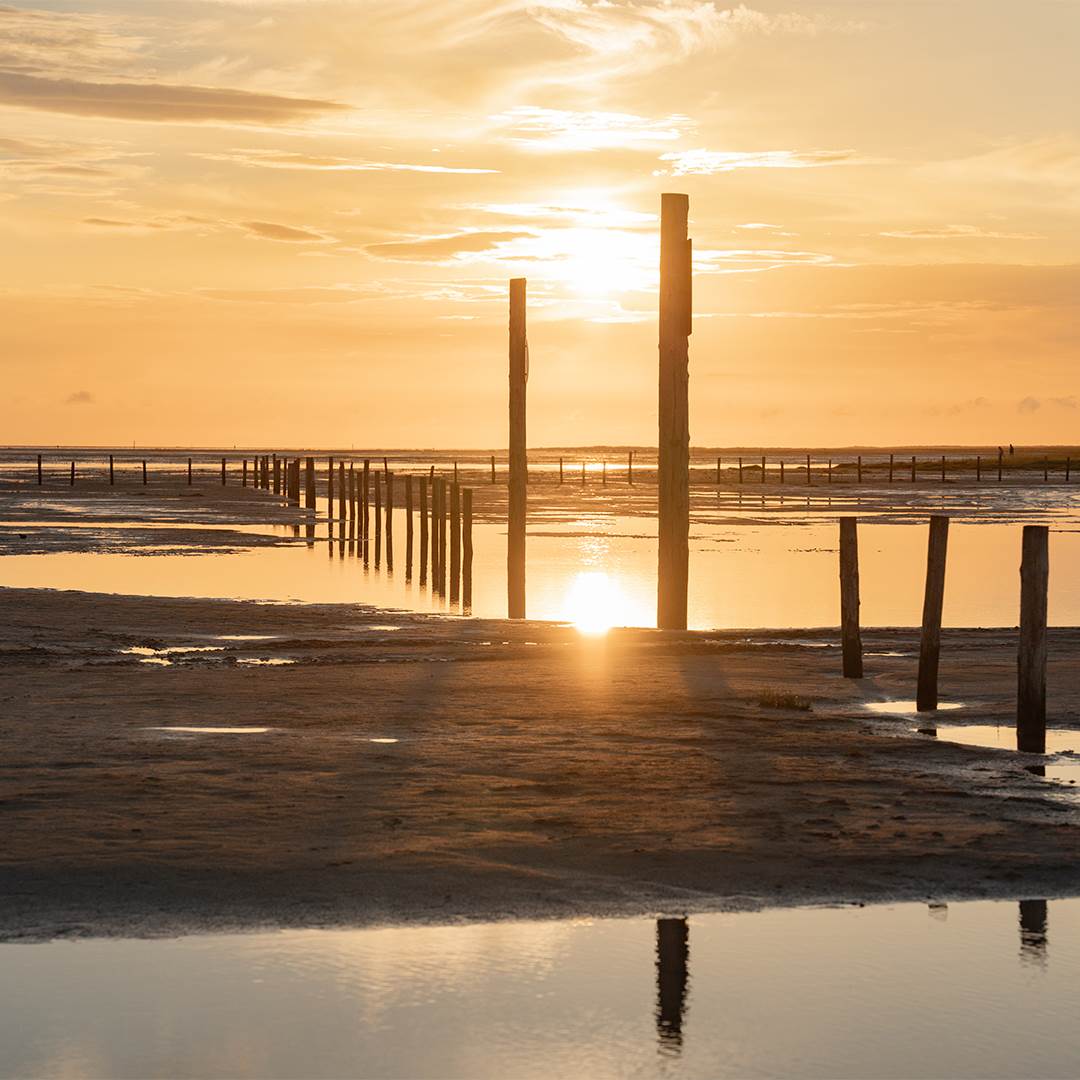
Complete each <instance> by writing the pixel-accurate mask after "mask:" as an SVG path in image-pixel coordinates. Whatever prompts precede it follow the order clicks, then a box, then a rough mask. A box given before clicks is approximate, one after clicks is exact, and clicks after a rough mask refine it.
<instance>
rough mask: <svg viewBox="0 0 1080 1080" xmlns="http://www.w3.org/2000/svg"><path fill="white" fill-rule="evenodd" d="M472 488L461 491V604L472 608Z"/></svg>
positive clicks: (463, 606) (467, 609) (466, 608)
mask: <svg viewBox="0 0 1080 1080" xmlns="http://www.w3.org/2000/svg"><path fill="white" fill-rule="evenodd" d="M472 559H473V545H472V489H471V488H463V489H462V492H461V606H462V608H463V609H464V610H465V611H466V612H468V611H469V610H470V609H471V608H472Z"/></svg>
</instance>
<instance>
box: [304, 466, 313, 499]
mask: <svg viewBox="0 0 1080 1080" xmlns="http://www.w3.org/2000/svg"><path fill="white" fill-rule="evenodd" d="M304 505H305V507H306V508H307V509H308V510H312V511H314V509H315V459H314V458H313V457H309V458H308V459H307V461H306V462H305V463H304Z"/></svg>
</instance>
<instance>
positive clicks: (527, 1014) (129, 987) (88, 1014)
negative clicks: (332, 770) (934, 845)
mask: <svg viewBox="0 0 1080 1080" xmlns="http://www.w3.org/2000/svg"><path fill="white" fill-rule="evenodd" d="M0 958H2V962H0V986H2V987H3V995H4V1002H5V1008H4V1009H3V1012H2V1013H0V1072H2V1074H3V1075H4V1076H21V1077H38V1076H67V1077H78V1076H110V1077H149V1076H170V1077H204V1076H237V1077H247V1076H266V1077H296V1076H305V1077H308V1076H310V1077H324V1076H333V1077H353V1076H355V1077H459V1076H460V1077H499V1078H504V1077H515V1078H522V1080H528V1078H532V1077H553V1076H558V1077H589V1078H603V1077H628V1076H632V1077H643V1078H648V1077H758V1076H761V1077H772V1076H777V1077H889V1078H893V1077H1018V1076H1039V1077H1072V1076H1076V1075H1077V1072H1078V1070H1080V1027H1078V1026H1077V1024H1076V1022H1075V1017H1076V1010H1077V1005H1078V1004H1080V989H1078V987H1080V901H1078V900H1054V901H1050V902H1047V901H1044V900H1038V899H1033V900H1024V901H1020V902H1019V903H1017V902H1002V901H989V902H986V901H984V902H977V903H963V904H950V905H945V904H942V903H933V904H930V905H929V906H927V905H916V904H904V905H899V906H895V907H874V908H861V909H853V908H845V909H802V910H774V911H766V912H760V913H747V914H717V915H700V916H692V917H690V918H689V919H687V920H683V919H663V920H651V919H618V920H595V921H573V922H554V921H553V922H515V923H495V924H483V925H473V926H455V927H430V928H407V929H370V930H334V931H319V930H310V931H288V932H279V933H257V934H250V935H234V936H223V935H213V936H205V937H187V938H180V939H170V940H136V941H128V940H78V941H57V942H52V943H49V944H33V945H30V944H8V945H3V946H0Z"/></svg>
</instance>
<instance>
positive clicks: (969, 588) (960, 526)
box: [0, 500, 1080, 630]
mask: <svg viewBox="0 0 1080 1080" xmlns="http://www.w3.org/2000/svg"><path fill="white" fill-rule="evenodd" d="M320 501H321V502H323V503H324V502H325V501H324V500H320ZM1054 521H1055V524H1054V526H1053V531H1052V533H1051V542H1050V559H1051V574H1050V604H1049V609H1050V623H1051V624H1052V625H1058V626H1065V625H1070V626H1074V625H1077V624H1080V514H1078V513H1077V512H1076V511H1075V510H1073V509H1069V510H1067V511H1059V512H1058V514H1057V516H1056V517H1055V518H1054ZM20 527H21V528H24V529H31V528H34V526H26V525H22V526H20ZM57 527H58V526H56V525H55V524H54V525H52V526H51V528H52V529H54V530H55V529H56V528H57ZM62 527H64V528H67V527H68V526H62ZM109 527H110V528H111V529H112V530H113V535H115V536H117V537H118V538H122V537H123V534H124V527H123V522H116V523H114V524H112V525H110V526H109ZM48 528H49V527H44V528H43V529H41V530H39V531H42V532H47V531H48ZM136 528H137V529H138V530H141V531H143V532H145V531H146V530H147V529H148V528H157V526H147V525H146V524H145V523H139V524H138V525H137V526H136ZM175 528H176V527H175V526H162V527H161V537H162V539H161V543H162V545H163V546H164V545H166V544H168V543H170V536H171V535H172V534H174V532H175ZM275 529H276V534H277V535H278V536H279V537H292V536H293V529H292V528H291V527H281V526H278V527H274V526H259V527H258V528H257V529H256V530H253V529H252V527H247V530H246V531H248V532H251V531H259V532H263V533H266V534H270V535H274V534H275ZM405 534H406V526H405V515H404V512H403V511H396V512H395V514H394V536H395V541H394V549H393V556H394V558H393V565H392V566H391V565H389V564H388V559H387V550H386V545H385V541H384V543H383V546H382V549H381V552H380V557H379V560H378V562H376V559H375V550H374V544H371V545H370V550H369V553H368V555H369V557H368V560H367V561H366V563H365V561H364V559H363V558H362V557H361V552H360V549H359V546H358V545H356V544H353V543H349V542H348V541H347V540H346V541H344V542H342V541H340V540H339V539H337V538H336V537H335V539H333V540H330V539H328V533H327V526H326V524H325V522H324V523H322V524H320V525H319V526H318V527H317V528H316V531H315V532H314V534H313V535H312V537H310V538H309V539H306V538H305V537H304V536H300V537H299V538H298V539H297V541H296V543H295V544H291V545H289V546H284V547H282V546H277V547H273V546H271V547H265V546H264V547H256V548H250V549H246V550H245V549H241V550H238V551H234V552H231V553H228V554H200V555H183V554H180V555H177V554H155V551H154V548H153V547H149V548H144V549H142V551H143V553H140V554H133V553H110V552H108V551H106V552H105V553H100V552H96V553H90V552H85V551H74V552H72V551H67V552H62V553H54V554H36V555H8V556H5V557H4V558H3V559H0V585H3V586H16V587H36V588H58V589H84V590H88V591H94V592H109V593H124V594H141V595H154V596H199V597H212V598H227V599H231V598H235V599H250V600H280V601H303V602H308V603H353V602H360V603H367V604H373V605H376V606H379V607H384V608H403V609H409V610H418V611H440V610H442V611H450V612H462V611H463V610H464V609H463V607H462V605H461V604H460V603H456V604H455V603H452V602H450V601H449V600H448V599H447V598H446V597H440V596H438V595H436V594H434V593H433V592H432V590H431V589H430V588H429V586H428V583H427V578H426V577H424V578H422V577H421V572H420V567H419V540H418V539H417V541H416V544H415V545H414V551H413V556H412V562H411V564H410V563H409V562H408V560H407V557H406V556H407V550H406V545H405ZM1020 536H1021V529H1020V526H1019V524H1016V523H1014V522H1012V521H1005V522H1001V521H985V522H979V523H974V520H971V521H966V522H965V521H960V522H955V523H954V524H953V526H952V529H951V533H950V537H949V564H948V573H947V582H946V592H945V611H944V622H945V625H947V626H1014V625H1016V623H1017V619H1018V612H1019V574H1018V572H1017V568H1018V566H1019V554H1020ZM474 546H475V554H474V559H473V590H472V604H471V608H470V609H469V610H470V611H471V613H472V614H474V615H479V616H485V617H499V618H501V617H504V616H505V614H506V532H505V528H504V527H503V526H501V525H498V524H491V523H477V524H476V525H475V526H474ZM860 559H861V588H862V620H863V624H864V625H866V626H912V625H918V623H919V621H920V618H921V611H922V590H923V578H924V574H925V567H926V527H925V525H924V524H913V523H912V521H911V516H910V515H908V516H904V517H901V518H898V519H897V520H896V522H895V523H887V518H886V517H885V516H884V515H879V516H878V517H876V518H874V519H873V521H872V522H871V523H868V524H863V525H862V526H861V527H860ZM526 578H527V613H528V615H529V616H530V617H533V618H539V619H554V620H564V621H568V622H572V623H576V624H578V625H579V626H581V627H582V628H583V629H585V630H603V629H605V628H607V627H608V626H652V625H655V610H656V521H655V519H654V518H647V517H623V516H618V515H616V514H614V513H604V512H592V513H586V514H579V515H577V516H575V517H573V518H572V519H571V520H569V521H552V522H545V521H544V520H542V519H540V520H537V521H536V522H535V523H534V524H533V525H531V527H530V531H529V537H528V562H527V571H526ZM838 603H839V599H838V587H837V526H836V518H835V514H833V515H831V516H830V515H829V514H828V513H822V512H815V513H810V514H800V513H799V512H798V510H797V508H789V509H787V510H785V511H784V512H783V513H782V514H780V515H778V514H776V513H775V511H774V512H773V514H772V516H770V517H768V518H766V517H763V516H762V514H761V512H760V510H757V509H753V510H752V509H751V508H749V507H748V508H746V509H745V511H744V512H743V513H742V514H737V513H732V512H731V510H730V509H729V508H724V509H723V510H722V511H719V510H718V511H717V512H716V514H715V515H714V517H713V519H712V520H709V519H706V520H700V521H696V522H695V524H694V525H693V527H692V530H691V552H690V597H689V609H690V610H689V618H690V625H691V627H692V628H695V629H711V628H772V627H776V628H780V627H815V626H834V625H836V624H837V622H838Z"/></svg>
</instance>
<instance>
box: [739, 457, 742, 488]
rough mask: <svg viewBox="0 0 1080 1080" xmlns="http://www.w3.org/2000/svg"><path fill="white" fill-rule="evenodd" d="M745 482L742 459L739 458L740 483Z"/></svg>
mask: <svg viewBox="0 0 1080 1080" xmlns="http://www.w3.org/2000/svg"><path fill="white" fill-rule="evenodd" d="M742 482H743V471H742V458H739V483H740V484H741V483H742Z"/></svg>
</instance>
